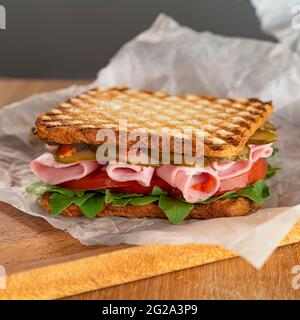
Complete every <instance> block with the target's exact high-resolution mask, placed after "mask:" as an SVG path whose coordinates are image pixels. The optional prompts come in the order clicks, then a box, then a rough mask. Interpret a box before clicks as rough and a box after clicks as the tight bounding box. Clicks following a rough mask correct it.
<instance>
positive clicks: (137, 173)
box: [106, 163, 155, 187]
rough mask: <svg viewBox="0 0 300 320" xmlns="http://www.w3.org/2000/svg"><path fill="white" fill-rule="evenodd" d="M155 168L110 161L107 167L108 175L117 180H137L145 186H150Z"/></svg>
mask: <svg viewBox="0 0 300 320" xmlns="http://www.w3.org/2000/svg"><path fill="white" fill-rule="evenodd" d="M154 170H155V168H153V167H143V166H135V165H129V164H126V163H117V164H113V163H110V164H108V166H107V167H106V173H107V175H108V176H109V177H110V178H111V179H113V180H115V181H120V182H124V181H137V182H138V183H139V184H141V185H142V186H144V187H149V186H150V182H151V179H152V176H153V173H154Z"/></svg>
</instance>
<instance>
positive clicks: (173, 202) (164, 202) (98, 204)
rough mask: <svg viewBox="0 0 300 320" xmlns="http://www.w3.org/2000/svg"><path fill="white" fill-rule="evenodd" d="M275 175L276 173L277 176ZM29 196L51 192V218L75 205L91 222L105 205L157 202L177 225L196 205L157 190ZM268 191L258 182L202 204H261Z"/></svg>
mask: <svg viewBox="0 0 300 320" xmlns="http://www.w3.org/2000/svg"><path fill="white" fill-rule="evenodd" d="M277 170H278V168H273V167H271V166H269V172H268V174H269V176H270V175H274V174H275V173H276V171H277ZM274 172H275V173H274ZM26 191H27V192H28V193H32V194H37V195H42V194H43V193H45V192H52V195H51V197H50V202H49V205H50V208H51V214H52V215H54V216H56V215H58V214H59V213H61V212H62V211H63V210H64V209H66V208H67V207H68V206H69V205H71V204H72V203H74V204H76V205H77V206H78V207H80V209H81V211H82V212H83V214H84V215H85V216H86V217H88V218H93V217H95V216H96V215H97V213H99V212H101V210H102V209H103V207H104V205H105V204H111V205H113V206H126V205H127V204H131V205H147V204H150V203H153V202H157V201H158V205H159V207H160V208H161V209H162V210H163V211H164V213H165V214H166V216H167V217H168V219H169V221H170V223H172V224H178V223H180V222H182V221H183V220H184V219H185V218H186V217H187V216H188V214H189V213H190V211H191V210H192V209H193V208H194V204H191V203H188V202H186V201H184V200H183V199H174V198H171V197H169V196H168V195H167V192H165V191H162V190H161V189H160V188H159V187H157V186H155V187H154V188H153V190H152V193H151V194H150V195H143V194H129V193H113V192H111V191H110V190H95V191H73V190H69V189H64V188H60V187H57V186H51V185H47V184H44V183H40V182H39V183H34V184H32V185H30V186H29V187H27V188H26ZM269 194H270V193H269V187H268V185H267V184H266V183H265V182H264V180H259V181H257V182H256V183H254V184H253V185H251V186H249V187H246V188H244V189H241V190H237V191H230V192H226V193H224V194H222V195H219V196H214V197H210V198H209V199H207V200H205V201H201V202H198V203H200V204H208V203H211V202H213V201H216V200H219V199H234V198H238V197H240V196H243V197H246V198H248V199H251V200H253V201H254V202H256V203H258V204H262V203H263V202H264V201H265V200H266V198H267V197H268V196H269Z"/></svg>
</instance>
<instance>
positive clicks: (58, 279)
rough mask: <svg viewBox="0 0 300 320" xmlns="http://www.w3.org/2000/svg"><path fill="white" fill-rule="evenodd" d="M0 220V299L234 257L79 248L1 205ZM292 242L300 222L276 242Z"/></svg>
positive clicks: (189, 249)
mask: <svg viewBox="0 0 300 320" xmlns="http://www.w3.org/2000/svg"><path fill="white" fill-rule="evenodd" d="M0 221H1V224H0V264H1V265H2V266H4V267H5V269H6V273H7V277H6V289H4V290H0V298H1V299H54V298H61V297H66V296H71V295H75V294H79V293H82V292H87V291H92V290H96V289H101V288H105V287H110V286H114V285H117V284H121V283H126V282H130V281H135V280H139V279H144V278H148V277H152V276H156V275H159V274H163V273H167V272H171V271H175V270H181V269H186V268H190V267H194V266H198V265H202V264H207V263H210V262H215V261H220V260H224V259H229V258H232V257H235V256H236V255H235V254H234V253H233V252H230V251H229V250H226V249H223V248H220V247H217V246H213V245H192V244H190V245H174V246H172V245H147V246H129V245H118V246H109V247H108V246H93V247H85V246H82V245H80V243H79V242H78V241H77V240H75V239H73V238H72V237H71V236H70V235H68V234H67V233H65V232H62V231H59V230H56V229H54V228H53V227H51V226H50V225H49V224H48V223H47V222H45V221H44V220H42V219H40V218H35V217H31V216H28V215H26V214H24V213H22V212H20V211H18V210H17V209H15V208H13V207H11V206H9V205H6V204H3V203H0ZM298 241H300V222H299V223H298V224H297V225H296V226H295V228H294V229H293V230H292V231H291V232H290V234H289V235H288V236H287V237H286V239H285V240H284V241H283V243H282V245H286V244H291V243H295V242H298ZM166 257H168V258H167V259H166Z"/></svg>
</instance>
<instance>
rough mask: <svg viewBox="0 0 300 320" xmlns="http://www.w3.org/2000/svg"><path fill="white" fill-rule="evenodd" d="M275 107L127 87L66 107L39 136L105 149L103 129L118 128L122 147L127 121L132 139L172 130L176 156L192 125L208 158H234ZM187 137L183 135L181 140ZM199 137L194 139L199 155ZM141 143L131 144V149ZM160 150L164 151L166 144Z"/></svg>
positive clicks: (48, 117) (48, 119)
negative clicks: (185, 131)
mask: <svg viewBox="0 0 300 320" xmlns="http://www.w3.org/2000/svg"><path fill="white" fill-rule="evenodd" d="M272 109H273V107H272V104H271V103H270V102H262V101H260V100H258V99H247V98H239V99H218V98H214V97H201V96H196V95H191V94H190V95H184V96H172V95H169V94H167V93H162V92H151V91H142V90H130V89H127V88H124V87H116V88H103V87H99V88H96V89H93V90H89V91H88V92H86V93H83V94H80V95H78V96H77V97H74V98H72V99H70V100H68V101H67V102H65V103H61V104H60V105H59V106H58V107H57V108H54V109H51V110H49V111H48V112H47V113H46V114H42V115H40V116H39V117H38V118H37V121H36V127H35V133H36V134H37V135H38V136H39V137H40V138H41V139H44V140H46V141H51V142H54V143H59V144H72V143H87V144H96V145H97V144H99V142H98V141H97V132H98V131H99V129H112V130H114V132H115V133H116V136H117V141H116V142H117V144H118V142H119V140H121V139H119V132H120V131H119V127H118V125H119V121H120V120H122V121H127V129H126V130H125V131H126V134H127V135H128V134H130V133H132V132H135V133H138V132H139V131H140V130H143V132H146V135H147V139H149V141H150V135H155V136H157V137H161V136H162V135H165V131H163V130H166V129H167V130H170V134H169V136H168V137H169V138H170V149H171V152H176V150H175V144H176V141H178V140H176V138H178V137H180V134H179V136H178V135H177V134H176V133H174V130H178V129H181V128H182V127H184V126H189V127H190V128H192V129H197V130H199V129H201V130H204V155H205V156H210V157H227V158H231V157H234V156H235V155H237V154H238V153H239V152H240V151H241V150H242V149H243V148H244V146H245V145H246V143H247V141H248V139H249V137H250V136H251V135H252V134H253V133H254V132H255V131H256V130H257V129H258V128H259V127H260V126H262V125H263V124H264V123H265V122H266V121H267V119H268V117H269V116H270V114H271V113H272ZM181 137H182V136H181ZM194 140H195V136H193V137H192V138H191V143H192V147H193V153H195V150H196V142H195V141H194ZM134 143H135V142H134V141H132V142H130V141H129V142H128V145H127V147H131V145H132V144H134ZM153 149H156V150H158V151H164V150H163V149H162V146H161V144H160V145H159V147H158V149H157V148H155V147H154V148H153Z"/></svg>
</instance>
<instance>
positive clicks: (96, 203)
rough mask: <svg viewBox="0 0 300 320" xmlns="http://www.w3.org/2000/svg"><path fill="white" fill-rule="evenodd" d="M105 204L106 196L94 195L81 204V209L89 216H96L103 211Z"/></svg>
mask: <svg viewBox="0 0 300 320" xmlns="http://www.w3.org/2000/svg"><path fill="white" fill-rule="evenodd" d="M104 204H105V197H101V196H98V195H97V196H95V195H94V196H93V197H91V198H89V199H87V200H86V201H84V202H83V204H82V205H81V206H80V209H81V211H82V212H83V214H84V215H85V216H86V217H87V218H94V217H95V216H96V215H97V214H98V213H99V212H101V211H102V209H103V207H104Z"/></svg>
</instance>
